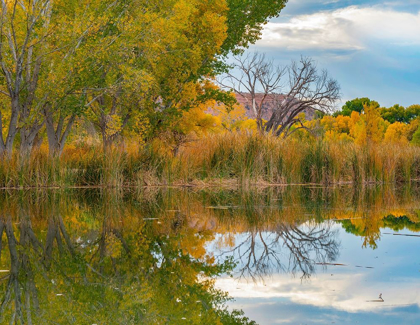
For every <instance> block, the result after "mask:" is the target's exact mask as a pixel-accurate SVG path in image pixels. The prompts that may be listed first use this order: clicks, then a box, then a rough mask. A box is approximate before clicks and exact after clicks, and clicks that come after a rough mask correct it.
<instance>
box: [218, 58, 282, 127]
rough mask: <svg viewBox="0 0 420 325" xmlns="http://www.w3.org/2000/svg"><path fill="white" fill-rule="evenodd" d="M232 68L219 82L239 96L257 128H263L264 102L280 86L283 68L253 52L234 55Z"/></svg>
mask: <svg viewBox="0 0 420 325" xmlns="http://www.w3.org/2000/svg"><path fill="white" fill-rule="evenodd" d="M233 60H234V63H233V65H232V70H230V71H229V72H228V73H227V74H226V75H225V76H223V77H222V78H221V79H220V80H219V84H220V85H221V86H222V87H224V88H227V89H230V90H232V91H233V92H235V94H236V95H237V96H241V97H242V98H243V99H244V100H245V101H246V102H247V105H248V106H249V107H251V109H252V112H253V114H254V115H255V118H256V120H257V125H258V129H259V130H260V131H263V130H264V125H263V124H264V123H263V119H262V113H263V108H264V104H265V103H266V101H267V99H269V98H270V96H271V95H273V94H275V93H276V92H278V91H279V90H280V88H281V83H280V82H281V80H282V77H283V76H284V74H285V69H282V68H281V67H278V66H275V65H274V63H273V62H272V61H269V60H267V59H266V56H265V54H261V53H258V52H255V53H253V54H247V55H245V56H235V57H234V58H233Z"/></svg>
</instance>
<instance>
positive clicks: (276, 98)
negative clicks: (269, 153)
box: [219, 53, 340, 137]
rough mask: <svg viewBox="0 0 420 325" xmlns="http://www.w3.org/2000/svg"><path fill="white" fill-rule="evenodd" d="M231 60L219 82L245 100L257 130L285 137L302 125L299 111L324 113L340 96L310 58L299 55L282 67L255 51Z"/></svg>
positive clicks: (331, 82)
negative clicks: (267, 116)
mask: <svg viewBox="0 0 420 325" xmlns="http://www.w3.org/2000/svg"><path fill="white" fill-rule="evenodd" d="M233 59H234V64H233V65H232V70H231V71H229V72H228V73H227V74H226V75H225V76H223V77H222V78H221V80H220V81H219V84H220V85H221V86H222V87H224V88H228V89H231V90H233V91H234V92H235V93H236V94H237V96H241V97H242V98H244V99H245V101H246V102H247V104H248V106H249V107H251V109H252V111H253V113H254V115H255V117H256V120H257V125H258V129H259V130H260V131H265V132H267V133H272V134H274V135H276V136H282V137H287V136H288V135H290V134H291V133H293V132H295V131H296V130H299V129H302V128H306V127H305V126H304V124H303V121H302V120H301V118H300V116H299V115H300V113H303V112H307V111H310V110H312V111H319V112H323V113H327V112H329V111H331V110H332V108H333V107H334V104H335V102H336V101H337V100H339V99H340V87H339V85H338V83H337V81H336V80H334V79H331V78H330V77H329V75H328V73H327V71H325V70H323V71H321V72H320V73H318V69H317V67H316V64H315V62H314V61H313V60H312V59H311V58H305V57H302V58H301V59H300V61H299V62H296V61H293V62H292V63H291V65H290V66H288V67H286V68H282V67H280V66H277V65H275V64H274V63H273V62H272V61H269V60H267V59H266V56H265V55H264V54H259V53H254V54H248V55H245V56H237V57H234V58H233ZM268 102H269V103H268ZM265 105H267V106H268V105H269V106H271V108H272V109H273V114H272V116H271V118H270V119H269V120H268V122H267V123H265V124H264V122H263V119H262V113H263V109H264V106H265Z"/></svg>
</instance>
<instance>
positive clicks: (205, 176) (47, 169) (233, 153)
mask: <svg viewBox="0 0 420 325" xmlns="http://www.w3.org/2000/svg"><path fill="white" fill-rule="evenodd" d="M173 152H174V151H173V150H171V149H170V148H167V147H166V146H165V142H164V141H158V140H156V141H154V142H152V143H149V144H146V145H139V146H137V148H134V149H133V147H132V146H131V147H130V150H123V149H120V148H115V149H113V150H110V151H109V152H107V153H106V154H104V153H103V151H102V150H101V148H100V147H97V146H89V147H84V148H75V147H74V146H69V148H68V149H66V150H65V151H64V153H63V156H62V157H61V158H60V159H57V158H55V159H53V158H50V157H49V156H48V154H47V151H46V149H45V148H41V149H39V150H38V151H37V152H34V153H33V154H32V155H31V156H30V157H29V158H25V159H24V158H22V157H20V156H19V155H14V156H13V157H12V158H9V159H6V158H4V159H3V160H2V161H1V162H0V187H7V188H10V187H51V186H54V187H73V186H103V187H116V188H118V187H123V186H168V185H188V186H208V185H210V186H223V185H228V186H232V185H233V184H236V186H241V187H243V186H255V185H270V184H276V185H280V184H308V183H316V184H323V185H331V184H342V183H355V184H366V183H401V182H410V181H412V180H416V179H418V178H419V177H420V148H419V147H416V146H412V145H409V144H393V143H383V144H370V145H367V146H359V145H356V144H354V143H351V142H330V141H316V140H313V141H310V142H309V141H306V142H304V141H298V140H297V139H288V140H280V139H277V138H273V137H270V136H263V135H258V134H252V133H240V132H236V133H224V134H214V135H208V136H206V137H204V138H202V139H197V140H196V141H192V142H188V143H187V144H185V145H183V146H182V147H181V148H180V149H179V150H178V151H177V155H176V156H175V155H174V154H173Z"/></svg>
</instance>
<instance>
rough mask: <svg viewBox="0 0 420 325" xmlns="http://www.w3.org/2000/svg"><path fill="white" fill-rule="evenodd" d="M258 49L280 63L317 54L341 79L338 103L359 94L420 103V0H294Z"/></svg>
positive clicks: (405, 103)
mask: <svg viewBox="0 0 420 325" xmlns="http://www.w3.org/2000/svg"><path fill="white" fill-rule="evenodd" d="M256 50H257V51H259V52H265V53H267V56H268V57H271V58H272V59H273V60H274V61H275V62H276V63H277V64H280V65H286V64H288V62H290V61H291V60H299V58H300V57H301V56H309V57H311V58H313V59H314V60H315V61H316V62H317V65H318V67H319V68H320V69H326V70H327V71H328V72H329V74H330V76H331V77H333V78H334V79H336V80H337V81H338V82H339V84H340V86H341V94H342V100H341V102H340V103H339V104H338V106H340V105H342V104H343V103H344V102H346V101H347V100H350V99H353V98H356V97H369V98H371V99H373V100H376V101H378V102H379V103H380V104H381V105H382V106H384V107H389V106H392V105H394V104H397V103H398V104H400V105H403V106H409V105H412V104H420V0H400V1H392V0H391V1H379V0H369V1H367V0H354V1H350V0H289V1H288V3H287V5H286V8H285V9H283V11H282V12H281V13H280V16H279V17H278V18H274V19H272V20H271V21H270V22H269V23H268V24H267V25H266V26H265V28H264V31H263V34H262V38H261V40H259V41H258V42H257V43H256V44H255V45H254V46H252V47H251V48H250V49H249V51H256Z"/></svg>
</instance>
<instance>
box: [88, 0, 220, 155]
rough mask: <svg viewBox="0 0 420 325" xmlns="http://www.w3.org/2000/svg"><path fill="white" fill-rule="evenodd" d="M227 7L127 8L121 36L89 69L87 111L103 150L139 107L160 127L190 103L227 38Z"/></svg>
mask: <svg viewBox="0 0 420 325" xmlns="http://www.w3.org/2000/svg"><path fill="white" fill-rule="evenodd" d="M226 11H227V7H226V3H225V1H223V0H218V1H208V0H194V1H188V2H186V1H181V0H176V1H137V6H135V7H132V8H131V9H130V10H128V11H127V12H126V13H125V14H126V16H127V17H130V19H128V20H127V23H126V24H124V25H123V26H117V27H116V28H115V33H116V34H118V35H119V38H118V39H117V40H116V41H115V42H113V43H112V45H111V46H110V47H109V49H108V51H107V53H104V54H101V55H100V56H99V57H98V58H97V59H95V60H94V61H93V62H94V63H93V66H92V68H91V69H90V70H91V71H95V75H94V76H93V78H95V79H96V84H93V85H92V89H94V91H92V92H90V93H89V112H88V117H89V119H90V120H91V121H92V122H93V123H94V125H95V126H96V127H97V130H98V131H99V132H100V133H101V135H102V139H103V143H104V149H105V150H106V149H107V148H109V147H110V146H111V145H112V143H113V142H114V141H115V139H117V138H118V137H120V136H121V134H122V133H123V132H124V131H125V130H126V128H127V127H128V126H129V125H130V121H131V120H132V119H133V117H135V116H138V115H139V113H141V114H143V115H144V116H147V117H148V119H149V123H150V124H149V125H150V128H151V129H158V128H164V127H168V124H170V123H171V122H172V120H173V119H174V118H175V117H176V116H177V115H180V111H182V110H187V109H188V108H189V107H191V106H192V103H193V102H195V101H196V99H197V97H198V95H199V91H198V90H199V89H200V88H201V83H202V82H201V79H202V78H205V77H206V76H209V75H211V73H212V72H211V71H212V68H211V67H212V64H213V63H214V62H215V61H216V60H217V58H216V55H217V54H218V53H219V52H220V46H221V45H222V43H223V40H224V39H225V38H226V29H227V27H226V24H225V22H226V18H225V17H226ZM95 88H96V91H95Z"/></svg>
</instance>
